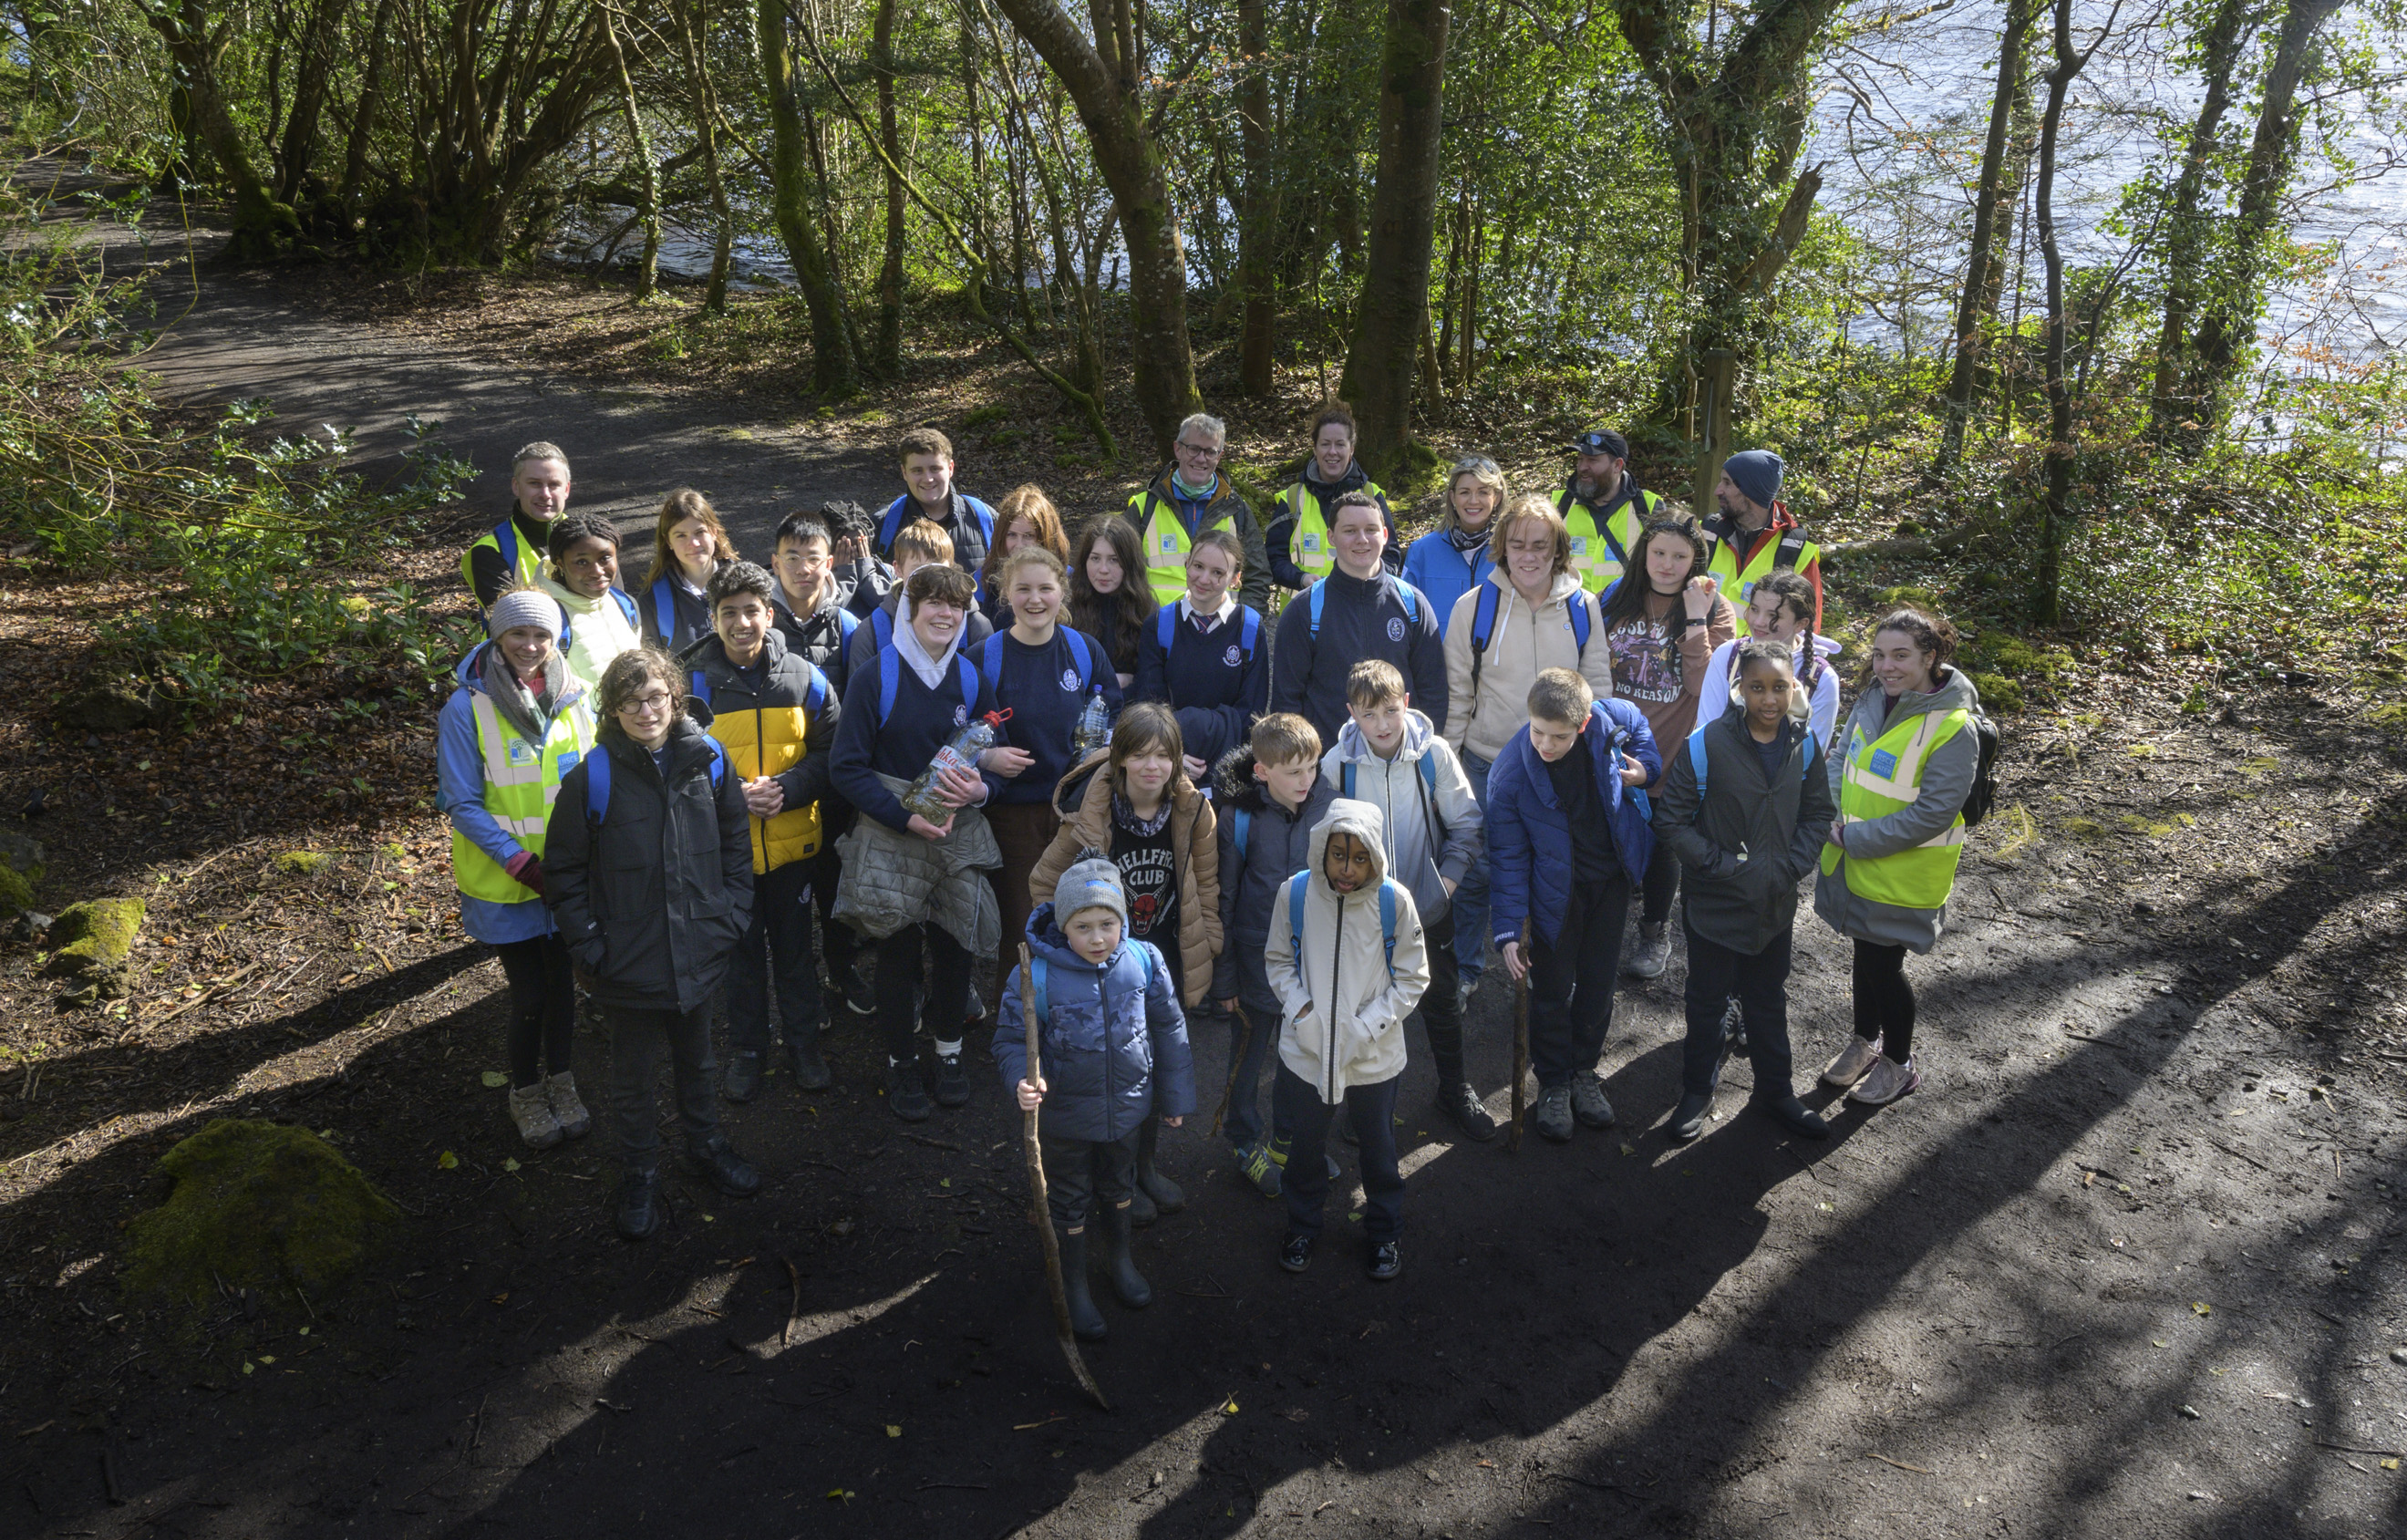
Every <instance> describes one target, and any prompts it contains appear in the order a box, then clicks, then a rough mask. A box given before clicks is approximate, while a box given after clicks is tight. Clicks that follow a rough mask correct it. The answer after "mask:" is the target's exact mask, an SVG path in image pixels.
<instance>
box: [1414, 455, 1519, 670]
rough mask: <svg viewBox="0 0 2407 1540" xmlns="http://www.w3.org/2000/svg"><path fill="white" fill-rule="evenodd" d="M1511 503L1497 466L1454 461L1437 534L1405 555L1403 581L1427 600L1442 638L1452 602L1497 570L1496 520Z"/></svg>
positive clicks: (1483, 460)
mask: <svg viewBox="0 0 2407 1540" xmlns="http://www.w3.org/2000/svg"><path fill="white" fill-rule="evenodd" d="M1508 500H1509V499H1508V498H1507V496H1506V492H1505V485H1504V473H1503V470H1501V469H1500V468H1498V466H1497V463H1496V462H1495V461H1493V460H1490V459H1488V457H1487V456H1486V455H1484V454H1474V455H1467V456H1465V457H1464V458H1462V459H1460V460H1458V461H1456V462H1455V464H1454V474H1453V475H1452V476H1450V477H1448V478H1446V500H1445V506H1443V507H1442V508H1441V509H1440V510H1439V516H1438V523H1437V528H1435V529H1433V530H1431V531H1430V532H1429V533H1428V534H1427V535H1422V536H1421V537H1420V538H1419V539H1417V540H1415V541H1414V542H1413V544H1412V549H1409V550H1407V551H1405V552H1404V581H1405V582H1408V583H1410V584H1412V585H1413V587H1415V588H1417V589H1418V590H1420V591H1421V592H1423V593H1425V594H1427V595H1428V596H1429V602H1430V603H1431V605H1432V606H1435V607H1436V609H1437V624H1438V629H1439V630H1440V631H1441V632H1443V631H1445V630H1446V626H1447V622H1448V619H1449V617H1451V616H1452V615H1453V613H1454V602H1455V601H1456V600H1457V599H1460V598H1461V597H1462V596H1463V595H1464V594H1466V593H1468V592H1471V591H1472V590H1473V589H1474V588H1475V587H1477V586H1478V585H1479V583H1480V581H1481V579H1483V578H1486V577H1487V576H1488V574H1489V573H1490V572H1493V571H1494V570H1495V569H1496V557H1495V549H1494V548H1495V540H1494V535H1495V529H1494V525H1495V520H1496V515H1497V513H1498V512H1499V511H1500V510H1501V509H1503V506H1504V505H1505V503H1506V502H1507V501H1508Z"/></svg>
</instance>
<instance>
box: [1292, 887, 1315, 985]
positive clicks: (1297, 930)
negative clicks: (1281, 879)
mask: <svg viewBox="0 0 2407 1540" xmlns="http://www.w3.org/2000/svg"><path fill="white" fill-rule="evenodd" d="M1311 880H1312V874H1311V873H1310V872H1308V871H1306V872H1298V873H1296V874H1295V876H1293V877H1289V878H1288V879H1287V923H1288V929H1289V931H1290V932H1292V933H1293V934H1294V937H1295V946H1294V948H1293V954H1294V957H1295V977H1296V981H1297V982H1298V983H1300V984H1303V986H1304V988H1305V989H1306V990H1309V989H1310V988H1311V987H1312V986H1311V983H1310V981H1309V979H1308V978H1307V977H1305V974H1304V971H1303V893H1304V889H1305V886H1306V885H1307V884H1309V883H1310V882H1311Z"/></svg>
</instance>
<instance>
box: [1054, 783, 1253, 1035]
mask: <svg viewBox="0 0 2407 1540" xmlns="http://www.w3.org/2000/svg"><path fill="white" fill-rule="evenodd" d="M1110 758H1111V756H1110V754H1109V753H1107V752H1106V753H1097V754H1090V755H1089V756H1088V757H1087V758H1086V759H1085V760H1084V761H1083V762H1081V763H1078V764H1077V765H1075V767H1073V768H1072V770H1071V771H1070V773H1069V774H1068V775H1066V776H1064V777H1061V785H1060V786H1058V787H1056V788H1055V789H1054V792H1053V811H1054V812H1056V813H1058V814H1060V815H1061V833H1060V834H1055V835H1054V836H1053V843H1052V844H1050V845H1048V846H1047V847H1046V848H1045V859H1044V860H1042V861H1040V862H1038V863H1036V870H1035V871H1034V872H1033V873H1032V874H1030V876H1029V878H1028V891H1029V896H1030V897H1031V898H1033V900H1034V901H1035V902H1036V904H1037V905H1039V906H1040V907H1041V906H1042V905H1047V904H1050V903H1051V902H1053V885H1054V884H1055V883H1057V882H1059V881H1061V874H1062V873H1063V872H1066V871H1068V870H1069V869H1070V867H1071V865H1072V864H1073V863H1075V862H1076V861H1077V859H1078V856H1079V853H1080V852H1081V851H1084V850H1090V849H1091V850H1101V851H1104V853H1105V855H1106V856H1107V857H1108V855H1109V853H1110V851H1111V848H1112V781H1111V777H1110V776H1108V775H1106V774H1104V773H1103V772H1104V766H1105V763H1106V762H1107V761H1108V760H1109V759H1110ZM1176 784H1177V787H1178V790H1177V791H1174V792H1173V793H1172V794H1171V798H1170V855H1171V860H1172V861H1173V862H1175V863H1176V864H1177V867H1178V967H1179V976H1180V977H1181V978H1183V979H1184V980H1185V988H1184V989H1182V990H1181V991H1179V992H1180V995H1181V996H1182V998H1181V1000H1180V1004H1182V1005H1198V1004H1200V1003H1202V1001H1203V996H1204V994H1205V993H1206V992H1207V991H1209V990H1210V989H1211V987H1212V960H1213V959H1214V958H1216V957H1218V956H1219V955H1220V841H1219V838H1218V832H1219V825H1218V823H1217V822H1216V821H1215V820H1214V816H1213V812H1212V804H1211V802H1210V801H1209V800H1208V799H1207V798H1205V797H1204V795H1203V793H1202V792H1200V791H1196V789H1195V788H1194V786H1193V785H1192V784H1191V783H1190V782H1189V780H1188V779H1187V777H1185V776H1183V775H1182V776H1180V777H1178V780H1177V783H1176Z"/></svg>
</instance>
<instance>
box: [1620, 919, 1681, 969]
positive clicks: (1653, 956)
mask: <svg viewBox="0 0 2407 1540" xmlns="http://www.w3.org/2000/svg"><path fill="white" fill-rule="evenodd" d="M1671 965H1672V922H1671V921H1670V920H1664V921H1662V922H1661V923H1660V924H1656V925H1649V924H1647V923H1646V922H1645V920H1640V921H1639V922H1638V949H1637V950H1636V951H1634V952H1632V953H1631V954H1630V961H1629V962H1625V963H1623V964H1622V967H1621V971H1622V972H1623V973H1626V974H1628V975H1629V976H1630V977H1632V978H1660V977H1662V976H1663V970H1664V969H1665V968H1668V967H1670V966H1671Z"/></svg>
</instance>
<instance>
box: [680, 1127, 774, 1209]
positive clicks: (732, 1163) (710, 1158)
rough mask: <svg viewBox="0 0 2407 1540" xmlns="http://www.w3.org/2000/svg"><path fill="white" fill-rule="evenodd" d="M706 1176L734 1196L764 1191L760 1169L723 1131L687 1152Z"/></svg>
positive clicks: (742, 1196) (714, 1184)
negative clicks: (741, 1152) (754, 1165)
mask: <svg viewBox="0 0 2407 1540" xmlns="http://www.w3.org/2000/svg"><path fill="white" fill-rule="evenodd" d="M688 1153H689V1154H690V1156H691V1159H692V1161H693V1168H694V1170H696V1171H697V1172H700V1173H701V1174H702V1176H703V1177H704V1179H705V1180H706V1181H708V1182H709V1183H710V1185H711V1186H713V1187H715V1188H717V1189H719V1191H721V1192H723V1193H725V1194H726V1195H727V1196H728V1197H731V1198H748V1197H750V1196H751V1195H752V1194H753V1193H755V1192H758V1191H761V1173H760V1172H758V1171H756V1170H754V1169H753V1168H752V1162H749V1161H747V1160H746V1159H745V1158H744V1157H743V1156H741V1155H738V1154H737V1153H735V1149H734V1147H733V1146H732V1145H730V1144H729V1143H728V1142H727V1135H725V1134H712V1135H711V1136H710V1137H709V1138H707V1139H705V1140H704V1141H703V1142H702V1143H701V1144H699V1145H696V1146H695V1147H694V1148H692V1149H691V1151H689V1152H688Z"/></svg>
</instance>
